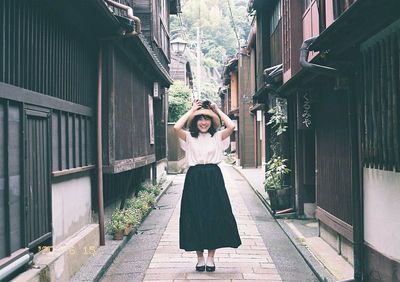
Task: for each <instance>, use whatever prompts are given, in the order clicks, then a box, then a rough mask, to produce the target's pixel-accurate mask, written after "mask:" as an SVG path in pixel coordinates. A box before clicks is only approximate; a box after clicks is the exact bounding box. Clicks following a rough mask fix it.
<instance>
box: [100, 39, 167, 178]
mask: <svg viewBox="0 0 400 282" xmlns="http://www.w3.org/2000/svg"><path fill="white" fill-rule="evenodd" d="M104 61H105V66H104V67H105V69H104V73H105V78H106V81H105V87H104V92H103V108H104V115H103V128H104V130H103V140H104V141H103V152H106V153H103V156H104V155H105V154H107V156H105V157H104V158H103V162H104V166H105V169H104V171H105V173H118V172H122V171H126V170H129V169H133V168H137V167H141V166H144V165H147V164H149V163H151V162H154V161H155V148H154V147H155V146H154V145H152V144H150V130H149V128H150V121H149V95H150V96H152V93H153V80H152V78H150V79H149V78H147V76H146V75H144V74H143V72H142V71H141V69H140V68H139V67H138V65H137V64H136V63H134V62H133V61H132V60H131V59H130V58H129V57H127V56H126V55H125V53H124V52H122V51H121V49H120V48H119V47H116V46H108V47H107V48H105V60H104ZM153 104H154V103H153ZM153 113H154V112H153ZM164 132H165V129H164Z"/></svg>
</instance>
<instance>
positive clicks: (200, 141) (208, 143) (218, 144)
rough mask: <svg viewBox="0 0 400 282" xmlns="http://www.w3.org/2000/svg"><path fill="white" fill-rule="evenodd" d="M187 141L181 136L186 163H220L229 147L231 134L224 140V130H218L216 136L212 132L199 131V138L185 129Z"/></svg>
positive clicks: (190, 164)
mask: <svg viewBox="0 0 400 282" xmlns="http://www.w3.org/2000/svg"><path fill="white" fill-rule="evenodd" d="M185 134H186V142H185V141H184V140H182V139H180V138H179V143H180V145H181V148H182V149H183V150H184V151H185V152H186V164H187V165H188V166H195V165H197V164H219V163H220V162H221V161H222V156H223V152H224V150H226V149H228V147H229V143H230V140H229V136H228V137H227V138H225V139H224V140H222V131H217V132H216V133H215V134H214V136H211V134H210V133H208V132H207V133H199V136H198V137H197V138H195V137H192V135H190V132H188V131H185Z"/></svg>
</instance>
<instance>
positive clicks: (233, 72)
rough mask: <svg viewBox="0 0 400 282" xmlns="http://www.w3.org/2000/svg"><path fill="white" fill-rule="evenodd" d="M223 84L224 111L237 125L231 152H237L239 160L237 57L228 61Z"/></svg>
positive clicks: (232, 138) (231, 137)
mask: <svg viewBox="0 0 400 282" xmlns="http://www.w3.org/2000/svg"><path fill="white" fill-rule="evenodd" d="M221 78H222V82H223V84H224V91H220V97H221V96H224V97H221V102H223V103H222V104H221V106H222V110H223V111H224V112H225V113H226V114H227V115H228V116H229V117H230V118H231V119H232V121H233V122H234V123H235V124H236V126H235V131H234V133H233V134H232V135H231V136H230V139H231V145H230V151H231V152H235V155H236V158H238V142H239V131H238V128H239V126H240V125H239V104H238V101H239V96H238V90H239V89H238V59H237V58H236V57H233V58H230V59H228V60H227V63H226V65H225V66H224V69H223V71H222V75H221Z"/></svg>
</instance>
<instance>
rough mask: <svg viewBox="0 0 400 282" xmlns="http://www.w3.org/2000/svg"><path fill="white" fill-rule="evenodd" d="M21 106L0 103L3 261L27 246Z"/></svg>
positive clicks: (0, 251) (0, 250)
mask: <svg viewBox="0 0 400 282" xmlns="http://www.w3.org/2000/svg"><path fill="white" fill-rule="evenodd" d="M21 128H22V115H21V105H20V104H19V103H14V102H9V101H7V100H4V99H0V134H1V137H0V201H1V202H0V216H1V218H2V220H1V221H0V258H3V257H5V256H8V255H10V254H11V253H12V252H14V251H16V250H18V249H19V248H21V247H23V245H24V238H23V224H22V223H23V222H22V218H23V214H22V211H23V192H22V191H21V189H22V187H23V186H22V178H23V176H22V169H21V163H22V162H21V157H22V153H21V151H20V150H19V148H20V145H21V143H22V140H21V133H20V132H21Z"/></svg>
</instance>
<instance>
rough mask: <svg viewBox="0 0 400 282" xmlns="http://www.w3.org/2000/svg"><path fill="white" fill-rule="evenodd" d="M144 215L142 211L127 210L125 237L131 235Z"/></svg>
mask: <svg viewBox="0 0 400 282" xmlns="http://www.w3.org/2000/svg"><path fill="white" fill-rule="evenodd" d="M141 216H142V214H141V212H140V210H138V209H134V208H130V209H126V210H125V222H126V224H127V226H126V228H125V232H124V235H129V233H131V231H132V229H133V228H134V227H135V226H136V225H137V224H138V223H139V221H140V218H141Z"/></svg>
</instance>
